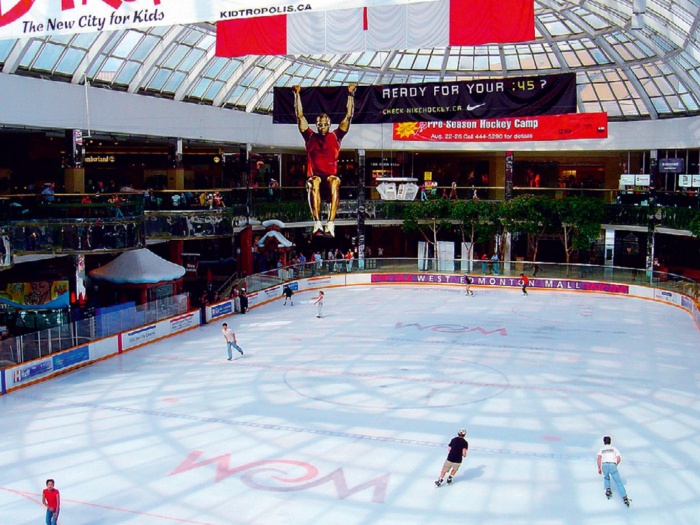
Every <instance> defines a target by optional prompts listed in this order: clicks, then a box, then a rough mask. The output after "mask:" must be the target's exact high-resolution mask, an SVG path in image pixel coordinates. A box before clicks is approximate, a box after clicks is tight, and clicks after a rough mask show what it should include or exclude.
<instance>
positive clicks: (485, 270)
mask: <svg viewBox="0 0 700 525" xmlns="http://www.w3.org/2000/svg"><path fill="white" fill-rule="evenodd" d="M488 260H489V257H488V255H486V252H484V253H482V254H481V273H483V274H484V275H486V274H487V273H489V272H488V270H489V263H488Z"/></svg>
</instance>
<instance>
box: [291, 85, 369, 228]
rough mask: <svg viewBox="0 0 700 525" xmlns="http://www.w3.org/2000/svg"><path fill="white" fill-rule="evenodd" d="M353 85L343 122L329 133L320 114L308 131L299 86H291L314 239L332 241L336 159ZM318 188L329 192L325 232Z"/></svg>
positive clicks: (352, 104) (350, 108) (347, 123)
mask: <svg viewBox="0 0 700 525" xmlns="http://www.w3.org/2000/svg"><path fill="white" fill-rule="evenodd" d="M355 88H356V85H355V84H350V85H349V86H348V101H347V104H346V106H345V107H346V112H345V118H343V120H341V121H340V124H338V127H337V128H336V129H334V130H333V131H331V130H330V128H331V119H330V117H329V116H328V115H327V114H325V113H322V114H320V115H319V116H318V117H316V128H317V130H318V131H312V130H311V129H310V128H309V123H308V121H307V120H306V117H304V110H303V108H302V106H301V97H300V95H299V92H300V91H301V87H300V86H294V110H295V112H296V117H297V124H298V125H299V131H300V132H301V135H302V136H303V137H304V142H305V143H306V155H307V159H306V165H307V168H306V177H307V178H306V192H307V194H308V198H309V208H311V216H312V217H313V220H314V227H313V233H314V234H315V235H319V234H323V233H325V234H327V235H329V236H331V237H335V223H334V220H335V214H336V212H337V211H338V203H339V202H340V177H339V176H338V155H339V154H340V144H341V143H342V141H343V137H345V135H346V134H347V132H348V130H349V129H350V121H351V120H352V115H353V111H354V110H355ZM321 184H327V185H328V188H329V190H330V198H331V202H330V212H329V213H328V222H327V223H326V227H325V232H324V229H323V225H322V223H321Z"/></svg>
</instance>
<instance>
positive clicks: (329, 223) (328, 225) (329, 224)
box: [326, 221, 335, 237]
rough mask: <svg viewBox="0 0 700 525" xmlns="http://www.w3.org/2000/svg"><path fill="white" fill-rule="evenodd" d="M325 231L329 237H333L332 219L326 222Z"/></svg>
mask: <svg viewBox="0 0 700 525" xmlns="http://www.w3.org/2000/svg"><path fill="white" fill-rule="evenodd" d="M326 232H327V233H328V234H329V235H330V236H331V237H335V223H334V222H333V221H328V224H326Z"/></svg>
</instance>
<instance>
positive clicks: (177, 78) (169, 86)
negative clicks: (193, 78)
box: [163, 71, 187, 93]
mask: <svg viewBox="0 0 700 525" xmlns="http://www.w3.org/2000/svg"><path fill="white" fill-rule="evenodd" d="M186 78H187V75H186V74H185V73H183V72H182V71H175V72H174V73H173V74H172V75H171V76H170V78H169V79H168V81H167V82H166V84H165V86H164V87H163V92H167V93H175V91H177V88H179V87H180V84H182V83H183V82H184V81H185V79H186Z"/></svg>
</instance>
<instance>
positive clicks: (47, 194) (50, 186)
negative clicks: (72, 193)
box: [41, 182, 56, 203]
mask: <svg viewBox="0 0 700 525" xmlns="http://www.w3.org/2000/svg"><path fill="white" fill-rule="evenodd" d="M41 196H42V198H43V199H44V201H45V202H48V203H51V202H53V201H54V200H56V197H55V191H54V183H53V182H47V183H46V184H44V189H43V190H42V192H41Z"/></svg>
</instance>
